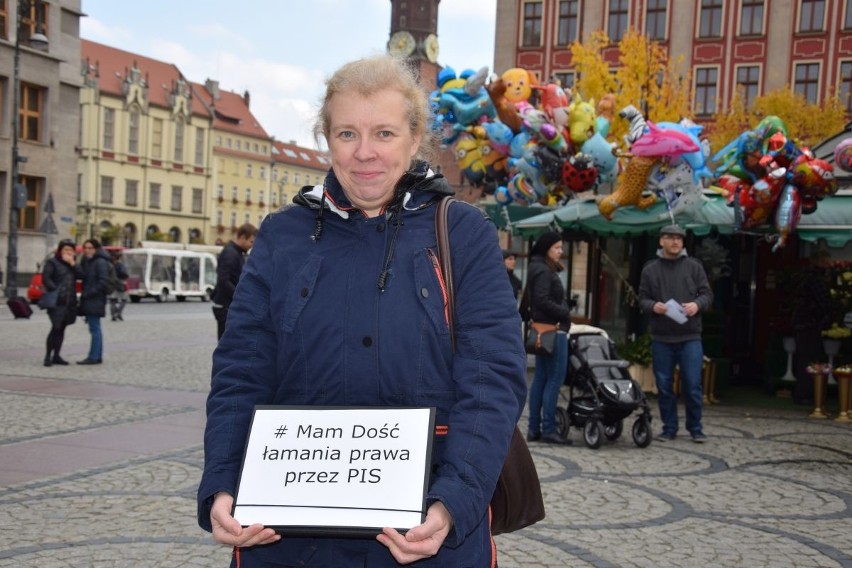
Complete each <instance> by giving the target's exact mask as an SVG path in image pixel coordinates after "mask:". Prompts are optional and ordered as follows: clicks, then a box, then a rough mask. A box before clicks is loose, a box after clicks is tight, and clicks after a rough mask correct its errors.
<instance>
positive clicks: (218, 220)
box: [216, 209, 225, 225]
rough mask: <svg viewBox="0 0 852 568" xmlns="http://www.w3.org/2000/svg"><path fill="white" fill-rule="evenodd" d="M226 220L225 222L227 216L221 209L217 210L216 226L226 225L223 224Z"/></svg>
mask: <svg viewBox="0 0 852 568" xmlns="http://www.w3.org/2000/svg"><path fill="white" fill-rule="evenodd" d="M224 220H225V214H224V213H223V212H222V210H221V209H217V210H216V224H217V225H223V224H224V223H222V221H224Z"/></svg>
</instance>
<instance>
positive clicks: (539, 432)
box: [527, 231, 571, 444]
mask: <svg viewBox="0 0 852 568" xmlns="http://www.w3.org/2000/svg"><path fill="white" fill-rule="evenodd" d="M561 260H562V235H560V234H559V233H557V232H555V231H551V232H549V233H545V234H543V235H542V236H541V237H539V239H538V240H537V241H536V242H535V244H534V245H533V247H532V250H531V251H530V263H529V267H528V268H527V294H529V298H528V302H529V305H530V319H531V321H532V322H536V323H539V324H551V325H552V326H553V327H555V328H556V330H557V331H556V340H555V341H554V347H553V353H552V354H550V355H536V356H535V375H534V376H533V381H532V384H531V385H530V394H529V408H530V412H529V427H528V430H527V440H529V441H532V442H535V441H539V440H541V441H542V442H546V443H551V444H570V443H571V440H568V439H565V438H563V437H562V436H560V435H559V433H558V432H557V431H556V405H557V402H558V400H559V389H560V387H561V386H562V384H563V383H564V382H565V373H566V371H567V370H568V329H569V328H570V327H571V309H570V308H569V307H568V303H567V302H566V301H565V286H564V285H563V284H562V279H561V278H560V277H559V273H560V272H562V271H563V270H564V269H565V267H564V266H562V262H561Z"/></svg>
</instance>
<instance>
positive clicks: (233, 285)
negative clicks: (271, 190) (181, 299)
mask: <svg viewBox="0 0 852 568" xmlns="http://www.w3.org/2000/svg"><path fill="white" fill-rule="evenodd" d="M255 235H257V227H255V226H254V225H252V224H251V223H246V224H244V225H241V226H240V227H239V228H238V229H237V235H236V238H234V239H233V240H232V241H230V242H229V243H228V244H226V245H225V247H224V248H223V249H222V252H220V253H219V259H218V261H217V263H216V287H215V288H214V289H213V297H212V298H211V300H212V301H213V316H214V317H215V318H216V332H217V335H216V338H217V339H222V334H223V333H225V322H226V321H227V319H228V307H229V306H230V305H231V300H233V298H234V291H235V290H236V289H237V283H238V282H239V281H240V274H242V272H243V264H245V262H246V253H247V252H248V251H249V250H250V249H251V247H252V246H253V245H254V237H255Z"/></svg>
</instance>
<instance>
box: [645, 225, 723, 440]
mask: <svg viewBox="0 0 852 568" xmlns="http://www.w3.org/2000/svg"><path fill="white" fill-rule="evenodd" d="M685 237H686V231H684V230H683V229H682V228H681V227H679V226H678V225H669V226H666V227H663V228H662V229H661V230H660V248H659V250H658V251H657V258H655V259H652V260H650V261H648V262H647V263H646V264H645V266H644V267H643V268H642V274H641V277H640V283H639V307H640V308H641V309H642V311H643V312H645V313H648V314H651V358H652V366H653V368H654V379H655V380H656V383H657V391H658V403H659V408H660V420H661V421H662V423H663V431H662V432H661V433H660V435H659V436H657V440H659V441H661V442H665V441H670V440H674V439H675V437H676V436H677V432H678V416H677V398H676V397H675V394H674V371H675V367H678V368H679V369H680V385H681V390H682V391H683V392H684V394H685V395H686V429H687V431H688V432H689V433H690V435H691V436H692V441H693V442H698V443H701V442H704V441H706V439H707V437H706V436H705V435H704V430H703V428H702V426H701V401H702V392H701V367H702V364H703V359H704V351H703V348H702V345H701V312H702V311H705V310H707V309H708V308H710V306H711V305H712V304H713V292H712V291H711V290H710V285H709V284H708V282H707V274H706V273H705V272H704V267H703V266H701V263H700V262H698V261H697V260H695V259H693V258H691V257H690V256H689V255H688V254H687V252H686V249H685V248H684V243H683V240H684V238H685Z"/></svg>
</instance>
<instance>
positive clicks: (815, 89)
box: [793, 63, 819, 104]
mask: <svg viewBox="0 0 852 568" xmlns="http://www.w3.org/2000/svg"><path fill="white" fill-rule="evenodd" d="M793 90H794V91H795V92H797V93H799V94H800V95H802V96H803V97H805V100H806V101H807V102H809V103H811V104H816V103H817V102H819V63H799V64H798V65H796V81H795V83H794V85H793Z"/></svg>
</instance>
